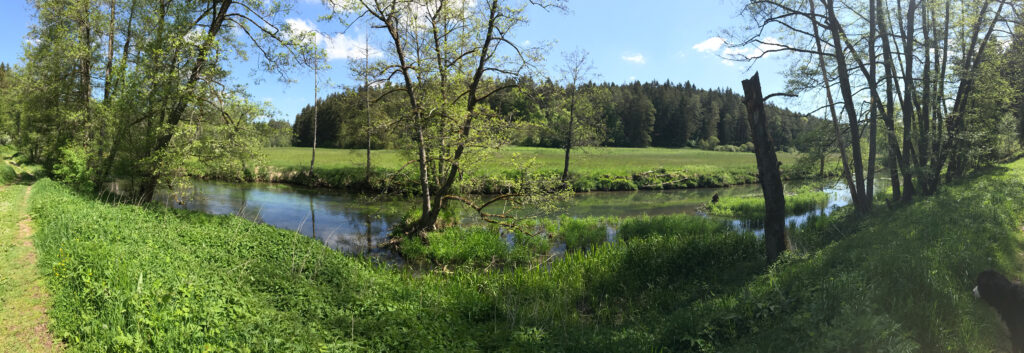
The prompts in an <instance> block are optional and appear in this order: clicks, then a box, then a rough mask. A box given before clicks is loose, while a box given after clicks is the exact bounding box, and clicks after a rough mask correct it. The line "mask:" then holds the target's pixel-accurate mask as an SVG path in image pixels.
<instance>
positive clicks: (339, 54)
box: [322, 33, 383, 60]
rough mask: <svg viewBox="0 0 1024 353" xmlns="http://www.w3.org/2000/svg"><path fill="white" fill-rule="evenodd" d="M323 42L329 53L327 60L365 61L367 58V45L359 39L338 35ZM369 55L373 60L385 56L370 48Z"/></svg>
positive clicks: (324, 39) (326, 38)
mask: <svg viewBox="0 0 1024 353" xmlns="http://www.w3.org/2000/svg"><path fill="white" fill-rule="evenodd" d="M322 41H323V43H324V44H325V45H324V51H325V52H327V60H335V59H363V58H365V57H366V45H365V43H364V41H363V40H360V39H359V38H349V37H346V36H345V35H344V34H341V33H338V34H335V35H334V36H333V37H325V38H323V39H322ZM369 54H370V57H371V58H376V57H379V56H381V55H383V53H381V52H380V50H377V49H375V48H373V47H370V51H369Z"/></svg>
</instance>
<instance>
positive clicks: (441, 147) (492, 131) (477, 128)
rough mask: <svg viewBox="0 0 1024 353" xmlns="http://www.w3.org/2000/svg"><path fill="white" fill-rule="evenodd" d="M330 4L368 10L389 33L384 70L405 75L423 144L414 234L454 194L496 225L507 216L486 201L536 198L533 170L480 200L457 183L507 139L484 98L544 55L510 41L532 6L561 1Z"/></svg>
mask: <svg viewBox="0 0 1024 353" xmlns="http://www.w3.org/2000/svg"><path fill="white" fill-rule="evenodd" d="M330 2H331V5H333V7H334V8H335V9H341V11H351V12H353V13H359V14H365V16H366V17H367V18H368V19H369V20H371V21H372V22H373V26H374V27H375V28H380V29H382V30H384V31H385V32H387V36H388V42H389V44H388V45H389V48H388V49H387V50H386V52H387V57H388V58H387V61H388V64H387V65H386V66H385V67H384V71H386V74H382V76H385V75H386V76H389V77H397V78H399V80H400V82H401V88H400V90H401V92H403V93H404V95H405V96H406V98H407V99H408V107H409V112H410V119H409V120H410V121H409V122H410V125H411V129H412V131H413V136H414V139H415V143H416V146H417V147H416V151H415V159H416V163H417V165H418V166H419V178H418V179H419V180H418V182H419V184H420V190H419V191H420V217H419V219H418V220H417V221H415V222H413V223H412V224H410V226H409V229H408V233H411V234H419V235H421V237H422V239H424V240H425V239H426V238H425V237H424V236H423V235H424V231H427V230H432V229H435V227H436V223H437V219H438V216H439V214H440V212H441V210H442V209H444V208H445V206H447V203H448V202H449V201H452V200H454V201H460V202H463V203H465V204H467V205H468V206H469V207H471V208H473V209H474V210H475V211H476V212H477V213H478V214H479V215H480V216H481V217H482V218H483V219H484V220H487V221H490V222H495V223H502V222H503V221H504V220H507V219H509V217H508V216H507V215H505V214H501V215H494V214H490V213H487V212H486V211H485V210H484V209H485V208H486V207H487V206H488V205H491V204H494V203H497V202H510V203H512V204H516V202H517V200H532V199H531V198H530V197H527V196H528V195H524V194H523V193H525V192H533V191H535V190H539V189H536V188H533V187H532V186H530V185H532V181H530V178H529V177H528V175H524V176H523V178H522V179H523V180H522V181H523V183H521V184H520V185H518V186H517V188H515V189H514V190H509V192H508V193H507V194H503V195H501V196H498V197H496V198H493V199H491V200H489V201H486V202H483V203H479V204H478V203H475V202H471V201H469V200H468V199H466V198H462V197H460V196H458V195H457V194H456V190H455V189H454V187H455V183H456V181H457V180H458V179H459V176H460V175H462V173H463V171H466V170H470V169H469V168H471V167H472V164H473V162H474V159H475V158H474V155H475V156H477V157H476V158H479V157H478V156H479V155H480V154H483V153H487V152H489V151H492V150H493V148H494V147H496V146H499V145H501V144H502V143H505V142H506V141H507V140H506V139H507V134H502V133H501V132H502V131H504V129H503V128H502V127H503V126H507V124H506V122H505V121H503V120H501V119H499V118H498V117H497V116H496V115H495V114H493V112H492V111H489V110H488V109H487V107H486V106H485V105H483V104H481V103H483V102H486V100H487V99H488V98H489V97H490V96H491V95H493V94H495V93H498V92H501V91H503V90H507V89H510V88H512V87H514V86H515V85H514V84H506V83H505V82H509V80H507V79H512V80H514V79H517V78H518V77H521V76H523V75H524V74H525V73H526V72H527V71H528V69H531V68H533V67H532V66H531V64H532V63H534V62H536V61H538V59H539V54H540V53H539V51H538V50H537V49H536V48H524V47H521V46H519V45H517V44H514V43H515V42H514V41H513V40H512V39H511V35H512V33H514V32H515V31H516V30H517V29H518V28H519V27H521V26H523V25H524V24H525V23H526V17H525V13H524V11H525V9H526V7H527V6H530V5H540V6H542V7H546V6H559V5H560V4H559V3H545V2H540V1H529V2H524V1H504V0H490V1H486V2H479V3H470V2H466V1H445V0H436V1H434V0H420V1H397V0H359V1H351V2H347V1H346V2H343V1H336V0H332V1H330ZM505 53H510V54H509V55H508V56H506V55H505ZM489 75H494V76H490V77H489ZM474 147H475V148H474ZM508 225H513V226H514V224H508Z"/></svg>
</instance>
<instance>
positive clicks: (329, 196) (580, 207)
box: [157, 180, 888, 260]
mask: <svg viewBox="0 0 1024 353" xmlns="http://www.w3.org/2000/svg"><path fill="white" fill-rule="evenodd" d="M887 184H888V183H887V181H886V180H879V182H878V183H877V184H876V185H878V188H877V189H882V188H883V186H884V185H887ZM803 185H811V186H812V187H816V188H819V189H821V190H824V191H825V192H826V193H827V194H828V195H829V202H828V204H827V205H823V206H822V207H820V208H818V209H816V210H813V211H811V212H808V213H804V214H799V215H793V216H789V217H787V223H788V224H790V225H791V226H799V225H800V224H802V223H804V222H805V221H806V220H807V218H808V217H810V216H811V215H814V214H828V213H831V212H832V211H833V210H835V209H836V208H838V207H842V206H845V205H847V204H848V203H849V194H848V192H847V191H846V188H845V186H844V185H843V184H842V183H835V182H820V181H818V182H808V181H795V182H787V185H786V187H787V188H792V187H799V186H803ZM716 193H717V194H719V196H720V197H723V198H727V197H743V196H758V195H760V194H761V190H760V186H758V185H739V186H731V187H724V188H704V189H682V190H661V191H633V192H623V191H616V192H589V193H579V194H576V195H575V196H574V197H573V199H572V200H571V201H570V202H568V203H565V204H563V205H562V207H561V209H562V213H564V214H566V215H568V216H570V217H588V216H613V217H629V216H640V215H645V214H646V215H652V216H653V215H668V214H680V213H686V214H699V210H700V207H701V205H702V204H704V203H706V202H708V201H710V200H711V198H712V196H713V195H714V194H716ZM184 194H185V195H186V197H184V198H183V200H185V201H184V202H177V201H175V198H174V197H173V196H172V195H171V193H170V192H168V191H165V192H163V193H160V194H159V195H158V197H157V201H158V202H161V203H164V204H166V205H167V206H171V207H177V208H185V209H189V210H194V211H200V212H205V213H209V214H215V215H225V214H234V215H238V216H241V217H245V218H247V219H250V220H253V221H256V222H261V223H266V224H269V225H272V226H275V227H278V228H283V229H288V230H294V231H297V232H299V233H302V234H304V235H306V236H310V237H314V238H316V239H318V240H320V241H322V242H323V243H324V244H326V245H327V246H329V247H331V248H332V249H335V250H338V251H342V252H345V253H348V254H352V255H370V256H374V257H380V258H383V259H388V260H393V259H395V255H394V254H392V253H390V252H388V251H386V250H381V249H379V248H378V246H377V245H378V244H380V243H382V242H384V241H386V240H387V234H388V231H389V230H390V229H391V227H392V226H393V225H396V224H398V223H399V222H401V220H402V218H403V216H404V215H405V214H406V213H407V212H408V211H409V210H412V209H415V207H416V205H417V204H416V201H415V200H414V199H410V198H402V197H393V196H379V197H367V196H362V195H357V194H351V193H344V192H337V191H330V190H323V189H309V188H302V187H296V186H290V185H283V184H258V183H249V184H246V183H228V182H215V181H196V182H195V183H194V184H193V185H192V187H191V189H189V190H186V192H185V193H184ZM551 216H557V215H551ZM467 221H468V222H469V223H472V220H467ZM730 221H731V222H732V224H733V226H734V227H736V228H738V229H740V230H744V231H752V232H754V233H757V234H760V233H761V232H762V230H761V229H760V227H761V226H760V225H758V224H745V223H744V222H741V221H739V220H730ZM609 232H610V234H614V230H610V231H609Z"/></svg>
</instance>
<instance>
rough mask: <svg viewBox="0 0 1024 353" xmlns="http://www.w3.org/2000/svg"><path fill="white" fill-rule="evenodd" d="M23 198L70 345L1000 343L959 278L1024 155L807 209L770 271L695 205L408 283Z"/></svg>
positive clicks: (1015, 224) (995, 327)
mask: <svg viewBox="0 0 1024 353" xmlns="http://www.w3.org/2000/svg"><path fill="white" fill-rule="evenodd" d="M30 200H31V201H30V203H31V207H32V212H33V214H34V219H35V222H36V224H37V229H38V230H37V234H38V235H37V236H38V237H39V241H38V242H37V243H36V247H37V249H39V250H40V252H41V261H42V263H45V264H51V265H50V266H46V267H43V268H41V270H42V271H43V272H44V276H45V277H46V279H47V283H48V286H49V287H50V288H51V290H52V292H53V294H54V308H53V314H52V317H53V322H54V326H53V327H52V329H53V330H54V332H55V333H56V336H58V337H61V338H62V339H63V340H64V341H65V342H68V343H69V344H70V345H71V346H72V348H73V349H78V350H82V351H95V350H110V349H113V350H128V349H131V350H138V351H169V350H184V351H191V350H202V349H210V350H261V351H313V350H326V351H352V350H356V351H360V350H362V351H495V350H507V351H623V352H627V351H628V352H633V351H656V350H661V349H667V350H670V351H705V352H711V351H725V352H747V351H755V350H756V351H766V352H799V351H804V352H820V351H887V352H889V351H898V352H902V351H929V352H963V351H994V350H1006V349H1007V348H1008V342H1007V340H1006V338H1005V336H1004V334H1003V333H1002V331H1001V329H1000V324H999V319H998V317H997V316H996V314H995V313H994V312H993V311H992V310H991V309H990V308H989V307H987V306H985V305H984V304H982V303H980V302H978V301H976V300H974V299H973V298H972V297H971V293H970V288H971V286H972V282H973V277H974V276H975V275H976V274H977V273H978V272H980V271H981V270H984V269H987V268H996V269H998V270H1000V271H1003V272H1004V273H1007V274H1009V275H1010V276H1011V277H1015V278H1019V276H1020V275H1021V274H1022V273H1021V271H1020V269H1021V268H1024V259H1022V258H1021V255H1020V253H1021V252H1024V238H1022V236H1021V228H1020V226H1021V223H1022V222H1024V162H1016V163H1013V164H1009V165H1006V166H1004V167H1002V168H997V169H993V170H990V171H988V172H986V173H984V174H983V175H980V176H977V177H974V178H971V179H969V180H966V181H962V182H960V183H957V184H954V185H950V186H947V187H945V188H944V189H943V190H942V191H941V192H940V193H939V194H938V195H936V196H934V197H930V198H924V199H921V200H919V201H917V202H916V203H914V204H912V205H909V206H905V207H902V208H899V209H895V210H889V209H886V208H885V207H884V206H881V205H879V207H878V208H877V209H876V211H874V212H873V213H872V214H870V215H868V216H866V217H864V218H861V219H853V218H850V217H848V216H844V215H846V214H848V213H847V212H838V213H836V214H833V216H829V217H824V218H822V219H819V220H817V221H815V222H813V223H812V224H811V226H809V228H807V229H804V230H801V231H798V232H796V233H794V234H793V237H794V242H795V243H797V244H798V245H800V246H801V247H802V248H801V249H799V250H798V251H795V252H794V253H791V254H788V255H786V256H785V257H784V258H783V259H782V261H781V262H779V263H777V264H776V265H774V266H772V267H770V268H764V266H763V265H762V264H763V261H764V260H763V256H762V252H763V250H762V249H761V248H762V246H763V244H762V243H761V242H760V241H759V240H757V239H756V238H755V237H753V236H752V235H749V234H746V235H745V234H737V233H735V232H733V231H731V230H729V229H728V228H727V227H724V226H722V225H721V224H720V223H715V222H713V221H711V220H707V219H701V218H698V217H691V216H664V217H640V218H633V219H630V220H626V221H624V224H623V226H622V227H620V229H619V237H620V239H621V240H620V241H617V242H614V243H600V244H599V245H596V246H587V247H588V248H589V249H587V250H586V251H570V252H569V253H568V254H567V255H566V256H565V258H563V259H561V260H557V261H553V262H545V263H543V264H542V265H539V266H538V265H534V264H530V263H526V264H523V265H519V266H515V267H512V268H507V269H505V270H503V271H493V270H482V269H470V268H464V267H456V268H438V269H436V270H433V271H429V272H427V273H422V274H411V273H407V272H405V271H403V270H400V269H397V268H394V267H392V266H385V265H379V264H375V262H374V261H372V260H369V259H365V258H356V257H350V256H345V255H343V254H340V253H338V252H335V251H331V250H330V249H328V248H326V247H324V246H322V245H321V244H320V243H319V242H317V241H316V240H314V239H310V238H307V237H304V236H302V235H300V234H298V233H294V232H289V231H283V230H279V229H276V228H272V227H269V226H265V225H259V224H254V223H252V222H248V221H245V220H243V219H241V218H238V217H233V216H209V215H204V214H199V213H194V212H188V211H180V210H170V209H166V208H162V207H156V206H150V207H138V206H128V205H108V204H104V203H101V202H98V201H94V200H90V199H86V198H82V197H80V196H77V195H74V194H72V193H70V192H69V191H67V190H66V189H65V188H64V187H63V186H60V185H59V184H57V183H54V182H51V181H46V180H44V181H41V182H39V183H37V184H36V186H35V187H34V188H33V192H32V195H31V199H30ZM626 224H629V226H626ZM755 348H756V349H755Z"/></svg>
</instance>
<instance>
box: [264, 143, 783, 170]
mask: <svg viewBox="0 0 1024 353" xmlns="http://www.w3.org/2000/svg"><path fill="white" fill-rule="evenodd" d="M264 152H265V153H266V155H267V164H268V165H269V166H273V167H279V168H281V167H285V168H294V167H306V168H309V157H310V148H304V147H281V148H267V149H264ZM514 153H516V154H519V157H520V159H526V158H536V160H537V166H538V167H539V168H540V169H543V170H556V171H558V172H561V171H562V164H563V163H564V158H565V151H564V150H561V149H557V148H539V147H518V146H515V147H505V148H503V149H502V150H501V151H499V152H496V153H494V155H493V156H490V157H488V158H487V161H485V162H483V163H481V164H480V166H479V168H478V170H479V172H480V173H484V174H496V173H500V172H503V171H505V170H507V169H508V167H509V165H508V162H509V161H511V160H512V154H514ZM372 158H373V163H374V165H375V166H379V167H383V168H387V169H397V168H400V167H401V166H402V165H404V164H405V163H407V162H409V161H411V160H414V156H412V155H404V154H403V152H401V151H397V150H380V151H373V157H372ZM796 158H797V155H796V154H795V153H786V152H779V161H781V162H782V163H783V166H785V165H789V164H791V163H793V162H795V161H796ZM316 159H317V165H316V166H317V167H319V168H326V169H334V168H347V167H363V166H365V164H366V150H344V149H323V148H318V149H317V150H316ZM570 163H571V165H570V167H571V170H573V171H576V172H577V173H581V174H586V173H590V172H602V173H608V174H627V173H635V172H642V171H649V170H657V169H661V168H666V169H680V168H682V167H688V166H693V167H696V166H710V167H717V168H722V169H734V168H735V169H748V168H754V169H756V168H757V166H756V165H755V160H754V154H753V153H745V152H716V151H705V150H698V149H691V148H683V149H673V148H615V147H593V148H585V149H582V150H580V151H573V155H572V160H571V161H570ZM695 171H699V170H695Z"/></svg>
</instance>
